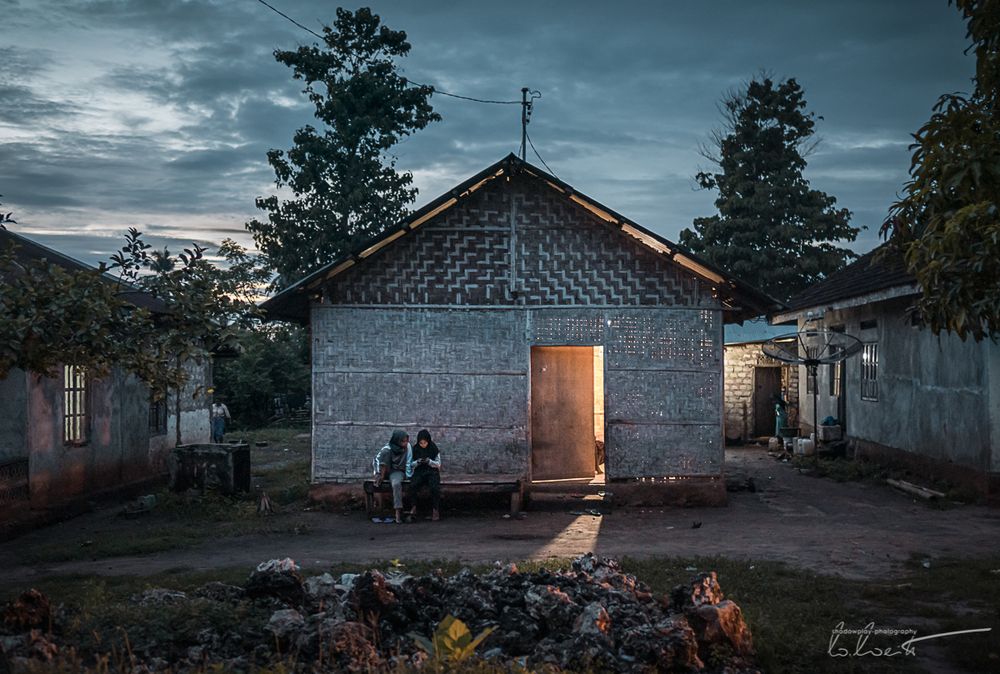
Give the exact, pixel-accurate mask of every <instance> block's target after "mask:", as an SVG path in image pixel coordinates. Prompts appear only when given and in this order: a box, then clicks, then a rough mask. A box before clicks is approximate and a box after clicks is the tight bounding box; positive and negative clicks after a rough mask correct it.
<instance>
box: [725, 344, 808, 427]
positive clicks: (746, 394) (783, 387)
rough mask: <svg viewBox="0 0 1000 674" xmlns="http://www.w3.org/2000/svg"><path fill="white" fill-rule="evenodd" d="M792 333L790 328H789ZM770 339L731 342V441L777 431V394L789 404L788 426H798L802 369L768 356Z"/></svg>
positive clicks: (728, 390)
mask: <svg viewBox="0 0 1000 674" xmlns="http://www.w3.org/2000/svg"><path fill="white" fill-rule="evenodd" d="M785 332H788V330H785ZM766 341H767V340H766V339H761V340H754V341H750V342H732V343H730V342H727V343H726V345H725V348H724V353H725V355H724V360H725V364H726V365H725V382H726V384H725V389H726V390H725V393H724V394H723V398H724V400H725V409H726V417H725V430H726V441H727V442H748V441H751V440H754V439H757V438H764V437H771V436H774V435H775V431H776V423H775V422H776V410H775V402H776V400H775V399H776V397H777V396H780V397H781V398H782V399H783V400H784V401H785V405H786V410H787V415H788V416H787V418H786V423H785V426H786V427H788V428H795V427H797V425H798V411H799V368H798V366H796V365H789V364H788V363H782V362H781V361H778V360H775V359H773V358H770V357H768V356H765V355H764V352H763V351H762V350H761V347H762V346H763V344H764V343H765V342H766Z"/></svg>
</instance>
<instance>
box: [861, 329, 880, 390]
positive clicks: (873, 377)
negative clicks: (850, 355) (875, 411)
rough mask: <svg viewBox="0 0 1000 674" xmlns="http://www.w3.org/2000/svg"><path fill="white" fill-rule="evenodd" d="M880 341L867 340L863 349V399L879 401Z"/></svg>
mask: <svg viewBox="0 0 1000 674" xmlns="http://www.w3.org/2000/svg"><path fill="white" fill-rule="evenodd" d="M878 362H879V348H878V342H865V343H864V347H863V348H862V350H861V386H860V388H861V399H862V400H867V401H870V402H877V401H878V399H879V390H878V389H879V387H878Z"/></svg>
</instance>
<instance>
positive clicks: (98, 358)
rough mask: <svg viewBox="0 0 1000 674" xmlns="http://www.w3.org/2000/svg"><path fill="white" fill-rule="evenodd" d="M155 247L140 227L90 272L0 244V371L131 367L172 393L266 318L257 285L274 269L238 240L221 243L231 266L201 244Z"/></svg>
mask: <svg viewBox="0 0 1000 674" xmlns="http://www.w3.org/2000/svg"><path fill="white" fill-rule="evenodd" d="M148 249H149V246H148V245H147V244H145V243H144V242H143V241H142V238H141V234H140V233H139V232H138V230H135V229H130V230H129V234H128V236H127V237H126V243H125V245H124V246H123V247H122V249H121V250H120V251H118V252H117V253H116V254H115V255H114V256H113V257H112V261H111V265H110V267H109V266H106V265H103V264H102V265H101V267H100V268H98V269H82V270H68V269H65V268H63V267H61V266H59V265H55V264H51V263H49V262H48V261H47V260H44V259H40V260H22V259H20V258H19V256H18V255H17V248H16V246H13V245H11V246H7V247H5V248H4V249H3V250H0V277H2V278H3V283H2V284H0V378H2V377H6V376H7V374H8V373H9V372H10V370H11V369H13V368H20V369H24V370H29V371H33V372H38V373H41V374H52V373H54V372H56V371H57V370H58V368H59V367H61V366H62V365H63V364H71V365H77V366H82V367H84V368H86V369H87V370H88V371H90V372H91V373H92V374H94V375H96V376H103V375H105V374H107V373H108V372H110V370H111V369H112V368H113V367H121V368H122V369H123V370H124V371H126V372H130V373H132V374H134V375H136V376H137V377H139V378H140V379H141V380H142V381H144V382H145V383H146V384H147V385H148V386H149V388H150V390H151V391H153V392H154V394H155V395H158V396H163V395H166V393H167V391H170V390H174V391H180V389H181V388H182V387H183V386H184V385H185V384H186V383H187V381H188V379H189V371H188V364H189V363H191V362H192V361H193V362H203V361H204V359H205V358H208V357H210V355H211V353H212V351H213V350H215V349H217V348H223V347H227V346H231V345H232V344H233V340H234V339H235V338H236V337H237V336H238V335H239V333H240V330H241V329H243V328H245V326H247V325H248V324H250V322H252V321H253V319H254V318H256V317H257V315H258V309H257V307H256V305H255V304H254V302H253V300H254V298H255V292H256V289H257V288H259V287H260V286H261V285H262V284H263V283H265V282H266V280H267V276H268V274H267V272H265V271H264V270H262V269H261V268H260V267H259V266H258V265H256V264H255V260H254V258H252V257H250V256H249V255H247V253H246V251H245V250H243V249H242V248H241V247H239V246H238V245H237V244H235V243H234V242H232V241H230V240H226V241H224V242H223V244H222V246H221V247H220V249H219V254H220V256H221V257H222V258H223V260H224V261H225V264H226V267H219V266H216V265H214V264H212V263H210V262H209V261H208V260H207V259H206V258H205V257H204V252H205V249H203V248H200V247H198V246H194V247H193V248H191V249H186V250H185V251H184V252H183V253H181V254H180V255H178V256H176V257H174V256H172V255H171V254H170V253H169V251H166V250H164V251H155V252H153V253H152V254H151V253H149V251H148ZM108 269H112V270H117V272H118V274H119V276H118V278H117V279H115V278H113V277H111V276H110V275H108V274H107V273H106V272H107V270H108ZM137 293H143V294H144V297H146V298H148V297H153V298H154V299H155V301H156V302H157V306H156V307H155V311H150V310H149V309H148V308H144V307H143V306H137V302H136V300H137V295H136V294H137ZM138 304H139V305H142V304H145V302H138ZM175 400H176V401H177V404H178V405H179V404H180V396H179V394H178V395H176V396H175ZM177 418H178V427H177V430H176V432H177V441H178V442H180V426H179V420H180V415H179V413H178V414H177Z"/></svg>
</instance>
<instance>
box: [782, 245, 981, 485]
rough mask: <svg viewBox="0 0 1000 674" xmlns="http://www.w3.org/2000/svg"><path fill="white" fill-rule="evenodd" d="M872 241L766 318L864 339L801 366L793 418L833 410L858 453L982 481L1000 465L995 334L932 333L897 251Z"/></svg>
mask: <svg viewBox="0 0 1000 674" xmlns="http://www.w3.org/2000/svg"><path fill="white" fill-rule="evenodd" d="M878 250H879V249H876V251H872V252H871V253H868V254H867V255H865V256H863V257H862V258H861V259H859V260H857V261H856V262H854V263H853V264H851V265H849V266H847V267H845V268H844V269H842V270H841V271H839V272H837V273H835V274H831V275H830V276H829V277H828V278H827V279H825V280H823V281H821V282H820V283H817V284H816V285H814V286H812V287H811V288H809V289H807V290H806V291H804V292H803V293H801V294H799V295H798V296H797V297H794V298H792V299H791V300H790V301H789V303H788V304H789V309H788V310H787V311H783V312H781V313H778V314H775V315H772V322H774V323H786V322H793V321H794V322H795V323H796V324H797V326H798V329H800V330H801V329H803V328H805V327H809V328H817V329H825V330H834V331H844V332H846V333H847V334H849V335H854V336H855V337H858V338H859V339H860V340H861V341H862V342H863V343H864V348H863V350H862V352H861V353H859V354H858V355H855V356H852V357H851V358H849V359H847V360H846V361H844V363H843V364H842V365H839V366H838V365H821V366H820V367H819V371H818V374H817V378H816V379H817V381H815V382H810V381H808V378H807V376H806V374H805V371H804V370H805V368H802V370H801V371H800V377H799V382H800V386H799V401H800V419H801V422H800V425H801V426H802V427H803V428H804V432H809V431H810V430H811V429H810V428H809V426H811V421H812V419H813V410H812V399H813V395H812V393H813V387H814V386H815V390H816V393H817V407H818V414H817V418H818V419H819V420H821V421H822V420H823V419H824V418H826V417H828V416H831V417H834V418H836V419H837V420H839V421H840V423H841V425H842V426H843V427H844V428H845V433H846V437H847V438H848V440H849V441H850V442H851V444H852V445H853V446H854V448H855V452H856V454H857V455H858V456H861V457H871V458H880V459H887V460H894V461H901V462H904V463H906V464H908V465H910V466H912V467H913V468H914V469H917V470H920V471H922V472H925V473H927V474H929V475H933V476H936V477H940V478H944V479H947V480H949V481H952V482H955V483H964V484H968V485H972V486H974V487H976V488H977V489H978V490H980V491H981V492H987V491H989V483H990V481H991V480H992V481H993V483H994V488H993V490H994V491H996V481H997V477H998V474H1000V344H998V343H996V342H993V341H990V340H985V341H983V342H975V341H973V340H968V341H964V342H963V341H962V340H961V339H959V338H958V337H955V336H954V335H950V334H947V333H943V334H942V335H940V336H939V337H936V336H934V334H932V333H931V331H930V330H929V329H927V328H924V327H922V326H921V325H920V322H919V321H918V320H916V319H915V318H914V316H913V312H912V309H913V307H914V305H915V301H916V299H917V295H918V293H919V290H918V287H917V284H916V282H915V281H914V279H913V278H912V277H911V276H910V275H909V274H908V273H906V270H905V268H904V265H903V263H902V260H901V259H891V260H887V261H883V260H879V259H877V258H876V255H877V251H878Z"/></svg>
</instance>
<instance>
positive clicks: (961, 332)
mask: <svg viewBox="0 0 1000 674" xmlns="http://www.w3.org/2000/svg"><path fill="white" fill-rule="evenodd" d="M955 4H956V5H957V6H958V9H959V10H960V11H961V12H962V15H963V16H964V17H965V19H966V21H967V22H968V29H967V36H968V37H969V39H970V40H971V41H972V47H973V48H974V51H975V54H976V78H975V88H974V90H973V92H972V93H971V95H970V94H959V93H953V94H945V95H944V96H942V97H941V98H940V99H939V100H938V102H937V104H936V105H935V106H934V110H933V114H932V115H931V118H930V120H928V122H927V123H926V124H924V126H923V127H921V128H920V130H919V131H917V133H916V134H914V138H915V139H916V142H915V144H914V145H913V159H912V163H911V164H910V180H909V181H908V182H907V183H906V185H905V187H904V188H903V198H902V199H901V200H900V201H898V202H896V203H895V204H893V205H892V208H891V209H890V211H889V217H888V218H887V219H886V220H885V222H884V223H883V225H882V233H883V234H884V235H889V236H890V237H891V238H890V242H891V244H892V245H891V246H889V247H888V249H887V250H886V253H885V254H899V253H902V254H903V256H904V258H905V260H906V266H907V268H908V269H909V271H910V272H911V273H912V274H913V275H914V276H915V277H916V279H917V282H918V283H919V285H920V287H921V291H922V294H921V297H920V300H919V301H918V305H917V309H918V312H919V315H920V317H921V318H922V319H923V321H924V322H925V323H926V324H927V325H929V326H930V328H931V329H932V330H933V331H934V333H935V334H939V333H940V332H941V331H951V332H953V333H955V334H957V335H958V336H959V337H961V338H962V339H965V338H967V337H969V336H971V337H973V338H974V339H976V340H981V339H983V338H985V337H994V338H996V337H998V336H1000V3H997V2H992V1H989V0H956V1H955Z"/></svg>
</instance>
